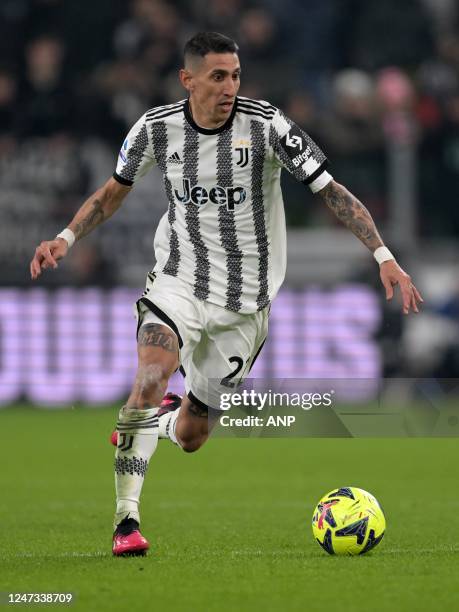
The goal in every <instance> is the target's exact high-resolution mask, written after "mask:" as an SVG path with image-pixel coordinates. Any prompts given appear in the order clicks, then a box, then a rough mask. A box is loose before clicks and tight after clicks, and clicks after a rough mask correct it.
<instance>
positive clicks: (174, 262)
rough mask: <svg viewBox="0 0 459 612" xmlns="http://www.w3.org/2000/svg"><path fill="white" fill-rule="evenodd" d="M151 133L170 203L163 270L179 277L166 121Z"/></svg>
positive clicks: (153, 127)
mask: <svg viewBox="0 0 459 612" xmlns="http://www.w3.org/2000/svg"><path fill="white" fill-rule="evenodd" d="M151 133H152V140H153V150H154V154H155V158H156V163H157V164H158V166H159V169H160V170H161V172H162V174H163V176H164V188H165V190H166V195H167V199H168V201H169V210H168V213H167V220H168V221H169V227H170V237H169V258H168V260H167V262H166V265H165V266H164V268H163V272H164V273H165V274H169V275H170V276H177V274H178V269H179V264H180V249H179V239H178V235H177V232H176V230H175V228H174V223H175V206H176V204H175V200H174V195H173V193H172V185H171V182H170V180H169V179H168V178H167V174H166V170H167V162H166V156H167V127H166V123H165V122H164V121H158V122H154V123H152V124H151Z"/></svg>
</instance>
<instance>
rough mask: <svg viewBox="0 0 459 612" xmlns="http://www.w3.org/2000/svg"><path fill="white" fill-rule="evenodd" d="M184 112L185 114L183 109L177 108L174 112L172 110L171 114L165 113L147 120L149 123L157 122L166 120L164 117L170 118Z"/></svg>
mask: <svg viewBox="0 0 459 612" xmlns="http://www.w3.org/2000/svg"><path fill="white" fill-rule="evenodd" d="M182 112H183V108H176V109H174V110H170V111H169V112H164V113H161V114H158V115H155V116H154V117H147V118H146V120H147V121H149V122H152V121H157V120H159V119H164V117H170V116H171V115H177V114H179V113H182Z"/></svg>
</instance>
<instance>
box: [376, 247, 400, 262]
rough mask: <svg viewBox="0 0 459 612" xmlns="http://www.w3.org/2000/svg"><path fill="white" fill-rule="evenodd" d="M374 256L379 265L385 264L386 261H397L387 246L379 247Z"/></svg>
mask: <svg viewBox="0 0 459 612" xmlns="http://www.w3.org/2000/svg"><path fill="white" fill-rule="evenodd" d="M373 257H374V258H375V259H376V261H377V262H378V264H379V265H381V264H383V263H384V262H385V261H391V260H393V261H395V257H394V256H393V255H392V253H391V252H390V251H389V249H388V248H387V247H385V246H380V247H378V248H377V249H376V251H375V252H374V253H373Z"/></svg>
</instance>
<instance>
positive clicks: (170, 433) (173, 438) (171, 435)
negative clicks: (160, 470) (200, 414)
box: [166, 408, 180, 446]
mask: <svg viewBox="0 0 459 612" xmlns="http://www.w3.org/2000/svg"><path fill="white" fill-rule="evenodd" d="M179 412H180V408H179V409H178V410H174V412H173V413H172V415H171V418H170V419H169V423H167V426H166V434H167V435H168V436H169V438H170V440H171V441H172V442H173V443H174V444H177V446H180V444H179V442H178V440H177V436H176V435H175V425H176V423H177V418H178V415H179Z"/></svg>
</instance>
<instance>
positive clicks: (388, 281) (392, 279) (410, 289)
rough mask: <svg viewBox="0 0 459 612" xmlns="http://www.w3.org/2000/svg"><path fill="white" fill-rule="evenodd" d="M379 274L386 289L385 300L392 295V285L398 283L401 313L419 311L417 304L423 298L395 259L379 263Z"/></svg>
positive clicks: (389, 298)
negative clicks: (400, 295) (401, 304)
mask: <svg viewBox="0 0 459 612" xmlns="http://www.w3.org/2000/svg"><path fill="white" fill-rule="evenodd" d="M380 276H381V282H382V284H383V285H384V288H385V290H386V299H387V300H391V299H392V298H393V297H394V286H395V285H398V286H399V287H400V292H401V294H402V303H403V314H406V315H407V314H408V313H409V312H410V310H413V312H419V309H418V304H420V303H421V302H423V301H424V300H423V299H422V296H421V294H420V293H419V291H418V290H417V289H416V287H415V286H414V285H413V283H412V282H411V277H410V276H409V274H407V273H406V272H404V271H403V270H402V269H401V267H400V266H399V265H398V263H397V262H396V261H395V259H390V260H389V261H385V262H384V263H382V264H381V265H380Z"/></svg>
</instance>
